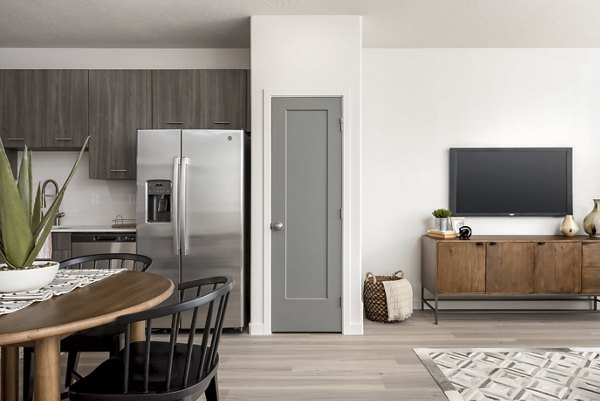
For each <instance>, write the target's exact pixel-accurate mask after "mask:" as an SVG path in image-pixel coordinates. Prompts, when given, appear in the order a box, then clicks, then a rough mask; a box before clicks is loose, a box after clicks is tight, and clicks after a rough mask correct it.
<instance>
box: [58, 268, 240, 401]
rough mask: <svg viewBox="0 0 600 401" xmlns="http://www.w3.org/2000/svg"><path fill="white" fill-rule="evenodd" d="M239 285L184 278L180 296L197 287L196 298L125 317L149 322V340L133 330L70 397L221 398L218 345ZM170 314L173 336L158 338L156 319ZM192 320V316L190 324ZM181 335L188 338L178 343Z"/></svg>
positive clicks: (97, 400)
mask: <svg viewBox="0 0 600 401" xmlns="http://www.w3.org/2000/svg"><path fill="white" fill-rule="evenodd" d="M233 286H234V283H233V280H232V279H231V277H211V278H206V279H200V280H196V281H191V282H186V283H181V284H180V285H179V287H178V288H179V290H180V299H186V292H194V293H195V294H194V295H193V298H192V299H189V300H184V301H181V302H179V303H177V304H174V305H168V306H163V307H158V308H155V309H151V310H149V311H144V312H138V313H133V314H131V315H126V316H122V317H120V318H119V319H118V320H117V322H118V323H119V324H125V325H129V324H131V323H134V322H141V321H144V322H145V324H146V338H145V341H139V342H134V343H131V344H130V342H129V340H130V333H129V329H127V331H126V332H125V341H126V343H125V348H124V349H123V350H122V351H120V352H119V353H118V354H117V355H115V356H112V357H111V358H110V359H108V360H107V361H104V362H103V363H101V364H100V365H99V366H98V367H97V368H96V369H95V370H94V371H93V372H92V373H90V374H89V375H87V376H85V377H83V378H82V379H81V380H79V381H77V382H75V383H73V385H71V387H70V388H69V399H70V400H72V401H117V400H129V399H131V400H146V401H171V400H186V401H187V400H190V401H191V400H196V399H197V398H198V397H200V396H201V395H202V393H205V394H206V399H207V401H217V400H218V398H219V391H218V379H217V367H218V365H219V354H218V349H219V342H220V339H221V333H222V331H223V320H224V317H225V312H226V309H227V302H228V299H229V292H230V291H231V289H232V288H233ZM207 291H208V292H207ZM187 295H189V294H187ZM188 298H189V297H188ZM184 312H188V314H189V313H191V314H192V316H191V319H185V320H182V313H184ZM165 316H171V333H170V335H169V338H168V341H152V338H151V337H152V321H153V320H155V319H159V318H164V317H165ZM202 319H204V325H203V326H200V325H198V320H202ZM187 320H190V322H189V324H188V323H187ZM184 322H185V323H184ZM128 327H129V326H128ZM196 329H202V336H201V338H199V339H198V341H197V342H198V344H196V343H195V339H196V338H195V337H196ZM182 330H183V331H182ZM185 331H187V335H185V334H186V333H185ZM179 336H181V337H182V339H185V340H186V341H185V342H178V341H177V340H178V339H179ZM198 336H199V337H200V335H198ZM185 337H187V339H186V338H185Z"/></svg>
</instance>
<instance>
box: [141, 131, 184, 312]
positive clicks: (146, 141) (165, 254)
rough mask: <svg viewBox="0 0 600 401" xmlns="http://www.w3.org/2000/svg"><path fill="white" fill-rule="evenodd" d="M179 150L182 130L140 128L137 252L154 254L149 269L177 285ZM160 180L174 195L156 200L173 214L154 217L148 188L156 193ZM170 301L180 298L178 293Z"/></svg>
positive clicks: (161, 187) (161, 208)
mask: <svg viewBox="0 0 600 401" xmlns="http://www.w3.org/2000/svg"><path fill="white" fill-rule="evenodd" d="M180 153H181V130H138V154H137V197H136V223H137V224H136V225H137V252H138V253H140V254H142V255H147V256H149V257H151V258H152V265H150V268H149V269H148V271H149V272H151V273H156V274H160V275H162V276H166V277H168V278H169V279H171V281H173V283H175V285H177V284H178V283H179V279H180V277H179V271H180V269H179V255H178V253H179V250H178V247H177V239H178V237H177V236H174V233H176V232H177V229H178V226H177V218H176V217H177V216H176V214H177V207H176V204H177V181H178V178H179V175H178V170H179V167H178V163H179V160H180ZM149 184H150V185H149ZM158 184H160V185H161V186H160V187H159V189H162V190H164V192H165V193H169V192H170V196H171V199H170V202H166V201H165V200H164V199H162V200H157V202H160V204H159V206H158V207H159V208H160V210H170V216H165V213H164V212H161V213H160V215H161V218H160V219H156V218H154V217H153V215H152V211H151V210H150V209H151V208H152V202H149V201H148V199H149V198H148V188H149V187H150V192H151V193H157V192H158V190H157V187H156V186H157V185H158ZM158 193H159V194H160V192H158ZM149 216H150V218H149ZM153 219H154V220H155V222H153V221H152V220H153ZM156 220H161V221H156ZM164 220H170V221H164ZM175 293H176V292H175ZM171 301H177V295H176V294H175V295H173V296H172V299H171Z"/></svg>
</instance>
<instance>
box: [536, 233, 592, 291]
mask: <svg viewBox="0 0 600 401" xmlns="http://www.w3.org/2000/svg"><path fill="white" fill-rule="evenodd" d="M533 283H534V289H535V291H534V292H535V293H536V294H573V293H575V294H577V293H579V292H581V244H579V243H568V242H554V243H547V242H538V243H537V245H536V246H535V268H534V279H533Z"/></svg>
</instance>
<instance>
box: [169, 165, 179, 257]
mask: <svg viewBox="0 0 600 401" xmlns="http://www.w3.org/2000/svg"><path fill="white" fill-rule="evenodd" d="M180 166H181V158H180V157H174V158H173V189H172V191H171V193H172V196H173V202H172V210H171V219H172V221H173V255H179V249H180V240H179V213H178V212H179V170H180Z"/></svg>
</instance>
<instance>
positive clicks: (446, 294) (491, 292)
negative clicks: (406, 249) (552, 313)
mask: <svg viewBox="0 0 600 401" xmlns="http://www.w3.org/2000/svg"><path fill="white" fill-rule="evenodd" d="M421 282H422V287H421V307H422V308H423V307H424V306H425V305H427V306H428V307H429V308H431V309H433V310H434V313H435V321H436V323H437V319H438V311H439V305H438V302H439V301H440V300H459V299H460V300H469V299H479V300H481V299H484V300H486V299H487V300H491V299H498V300H511V299H515V300H516V299H524V300H534V299H551V300H562V299H574V298H579V299H587V300H591V304H592V309H593V310H596V308H597V306H596V303H597V301H598V299H597V295H599V294H600V240H599V239H596V238H590V237H584V236H577V237H571V238H567V237H561V236H526V235H523V236H478V237H472V238H471V239H470V240H466V241H462V240H458V239H436V238H431V237H428V236H424V237H423V240H422V268H421ZM425 290H427V293H426V292H425ZM426 294H431V295H432V296H433V298H427V297H426ZM431 302H434V304H433V305H432V303H431Z"/></svg>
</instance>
